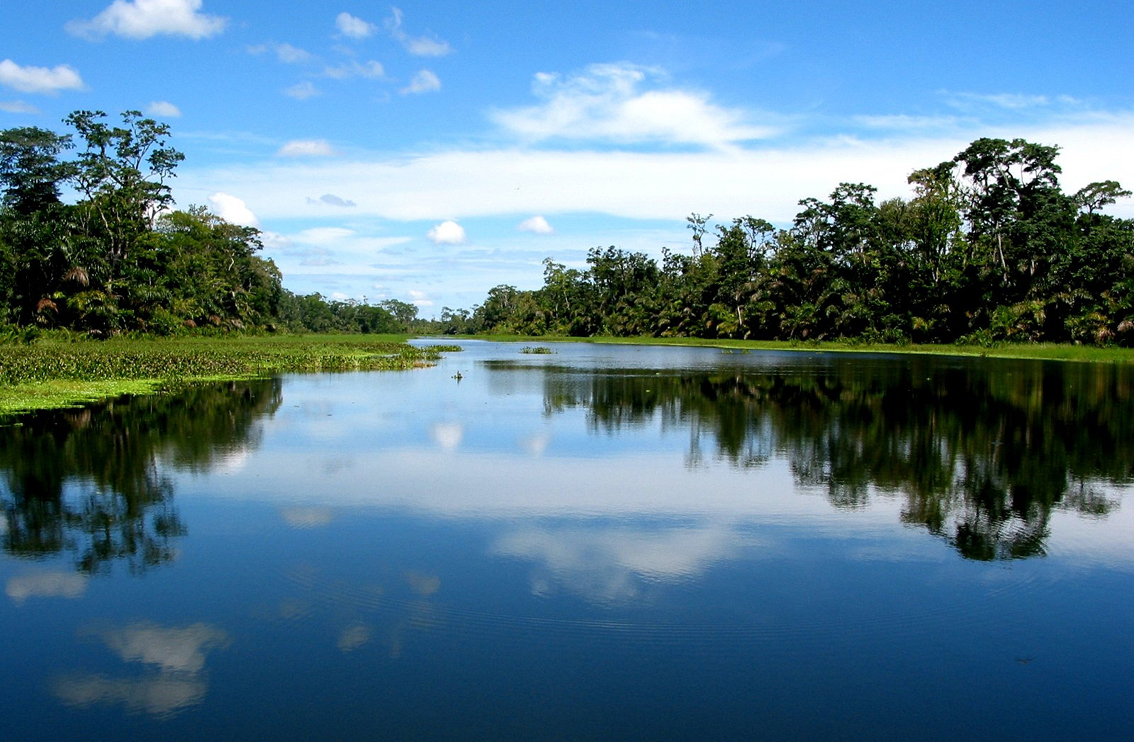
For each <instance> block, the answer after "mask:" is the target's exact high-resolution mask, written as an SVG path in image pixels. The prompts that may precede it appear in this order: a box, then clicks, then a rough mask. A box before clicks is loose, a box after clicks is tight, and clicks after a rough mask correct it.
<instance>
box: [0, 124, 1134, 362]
mask: <svg viewBox="0 0 1134 742" xmlns="http://www.w3.org/2000/svg"><path fill="white" fill-rule="evenodd" d="M65 123H66V124H67V125H68V127H69V128H70V129H71V132H72V133H67V134H58V133H55V132H51V131H48V130H45V129H39V128H34V127H23V128H15V129H7V130H3V131H0V189H2V197H0V324H2V325H3V326H5V327H7V328H8V333H9V334H11V333H12V332H13V331H14V330H15V331H19V332H23V333H26V332H27V331H28V328H67V329H71V330H76V331H81V332H85V333H87V334H90V335H92V336H94V337H106V336H110V335H115V334H119V333H123V332H143V333H153V334H171V333H179V332H185V331H197V332H230V331H265V330H266V331H290V332H300V331H313V332H406V331H414V332H430V331H434V332H436V331H443V332H446V333H461V334H464V333H471V334H476V333H505V334H506V333H515V334H523V335H545V334H547V335H568V336H577V337H587V336H593V335H613V336H643V335H644V336H658V337H677V336H688V337H705V338H749V339H769V340H824V339H860V340H866V341H872V342H896V343H904V342H919V343H947V342H958V341H960V342H974V343H982V344H986V343H991V342H1000V341H1051V342H1074V343H1091V344H1120V345H1134V220H1130V219H1120V218H1116V217H1113V216H1109V215H1107V214H1104V213H1102V210H1103V209H1104V208H1105V207H1106V206H1107V205H1109V204H1112V203H1114V202H1115V201H1116V200H1117V199H1119V198H1123V197H1127V196H1129V195H1131V194H1130V191H1127V190H1124V189H1123V188H1122V186H1121V185H1120V184H1119V183H1118V182H1116V181H1110V180H1108V181H1102V182H1096V183H1091V184H1090V185H1088V186H1086V187H1084V188H1082V189H1081V190H1079V191H1078V192H1076V193H1074V194H1067V193H1064V192H1063V190H1062V188H1061V187H1060V184H1059V174H1060V172H1061V170H1060V167H1059V165H1058V164H1056V157H1057V155H1058V152H1059V150H1058V148H1057V147H1054V146H1046V145H1040V144H1034V143H1030V142H1026V141H1024V140H1022V139H1016V140H1012V141H1008V140H1003V139H979V140H977V141H975V142H973V143H972V144H971V145H970V146H969V147H967V148H966V149H965V150H964V151H963V152H961V153H959V154H958V155H957V156H956V157H954V158H953V159H952V160H948V161H946V162H943V163H941V164H939V165H937V166H935V167H929V168H925V169H921V170H917V171H915V172H914V173H913V174H912V175H911V176H910V177H909V182H910V184H911V186H912V189H913V194H912V197H911V198H909V199H902V198H894V199H889V200H885V201H882V202H880V203H879V202H878V201H877V199H876V189H875V188H874V187H873V186H870V185H865V184H861V183H843V184H841V185H840V186H839V187H838V188H836V189H835V191H834V192H833V193H831V195H830V196H829V198H828V199H827V200H820V199H816V198H807V199H804V200H803V201H801V202H800V211H799V213H798V214H797V215H796V217H795V219H794V221H793V222H792V224H791V226H790V227H789V228H787V229H777V228H776V227H774V226H773V225H772V224H771V223H770V222H768V221H766V220H764V219H760V218H755V217H751V216H745V217H742V218H736V219H733V220H732V221H731V222H728V223H724V224H720V225H718V226H715V227H714V226H713V222H712V221H711V219H712V216H711V215H710V216H701V215H698V214H693V215H692V216H690V217H689V219H688V222H689V227H690V228H691V230H692V251H691V252H689V253H686V252H677V251H672V250H669V249H664V250H663V258H662V260H661V263H660V264H659V263H658V262H657V261H655V260H653V259H651V258H650V257H649V256H647V255H644V254H642V253H635V252H626V251H624V250H621V249H618V248H617V247H607V248H594V249H592V250H591V251H590V252H589V254H588V258H587V267H586V268H585V269H579V268H569V267H567V266H565V265H563V264H561V263H557V262H555V261H553V260H552V259H550V258H549V259H547V260H545V261H544V283H543V286H542V287H541V288H539V289H536V290H533V291H522V290H519V289H517V288H516V287H514V286H507V285H502V286H497V287H496V288H493V289H492V290H490V291H489V292H488V296H487V298H486V299H485V301H484V302H483V303H482V304H480V305H478V306H475V307H473V308H472V309H471V310H462V309H456V310H454V309H450V308H448V307H446V308H445V309H444V311H443V313H442V315H441V318H440V322H428V321H425V320H421V319H419V318H417V307H415V306H414V305H412V304H409V303H406V302H401V301H397V300H387V301H384V302H381V303H379V304H377V305H371V304H366V303H359V302H354V301H345V302H344V301H327V300H326V299H325V298H324V297H322V296H321V295H319V294H311V295H307V296H298V295H295V294H293V293H291V292H289V291H287V290H286V289H284V288H283V287H282V283H281V275H280V272H279V270H278V269H277V267H276V266H275V264H274V263H273V262H272V261H271V260H270V259H265V258H262V257H260V256H259V255H258V254H257V253H259V252H260V250H261V248H262V245H261V242H260V233H259V232H258V231H257V230H256V229H253V228H251V227H242V226H237V225H234V224H230V223H228V222H225V221H224V220H222V219H221V218H219V217H217V216H215V215H213V214H211V213H210V212H208V211H207V210H206V209H205V208H203V207H199V206H191V207H189V208H187V209H186V210H183V211H182V210H174V209H173V202H172V197H171V193H170V187H169V181H170V179H171V178H173V177H174V175H175V169H176V167H177V165H178V164H179V163H180V162H181V161H182V160H183V155H182V154H181V153H180V152H178V151H177V150H175V149H174V148H172V147H171V146H169V144H168V139H169V127H168V126H167V125H165V124H161V123H158V122H156V121H154V120H152V119H147V118H143V117H142V115H141V114H140V113H139V112H137V111H127V112H126V113H124V114H123V115H122V124H121V125H120V126H118V125H111V124H109V123H107V121H106V114H104V113H102V112H100V111H93V112H92V111H76V112H74V113H72V114H71V115H70V116H68V117H67V118H66V120H65ZM65 194H66V195H67V199H66V200H65V199H64V195H65Z"/></svg>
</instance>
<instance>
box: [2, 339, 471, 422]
mask: <svg viewBox="0 0 1134 742" xmlns="http://www.w3.org/2000/svg"><path fill="white" fill-rule="evenodd" d="M406 340H407V337H406V336H404V335H289V336H271V337H232V338H178V339H165V338H147V339H112V340H107V341H90V340H82V341H69V340H66V339H53V338H44V339H40V340H37V341H36V342H35V343H32V344H29V345H23V344H4V345H0V417H7V416H11V415H13V414H16V413H20V412H26V411H30V410H40V409H51V408H57V407H72V406H75V405H80V404H83V403H85V402H93V401H97V400H100V399H107V398H110V397H116V396H120V395H124V394H152V393H156V392H161V391H165V390H168V389H171V388H175V387H177V386H180V385H184V384H191V383H197V382H204V381H222V380H235V379H247V378H256V377H263V376H270V375H272V374H277V373H286V372H319V371H375V370H405V369H411V368H415V367H422V366H428V365H431V364H432V363H433V362H434V361H436V360H437V358H438V357H439V356H440V353H441V352H442V351H443V350H446V349H449V350H452V349H453V348H454V346H441V347H437V346H434V347H430V348H415V347H413V346H411V345H409V344H407V343H406V342H405V341H406Z"/></svg>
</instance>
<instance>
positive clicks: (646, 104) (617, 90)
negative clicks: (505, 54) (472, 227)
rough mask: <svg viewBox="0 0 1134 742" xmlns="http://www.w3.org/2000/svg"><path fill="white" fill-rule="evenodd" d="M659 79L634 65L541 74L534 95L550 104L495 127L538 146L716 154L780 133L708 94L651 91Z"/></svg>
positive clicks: (499, 115) (498, 116) (510, 112)
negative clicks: (600, 145) (567, 143)
mask: <svg viewBox="0 0 1134 742" xmlns="http://www.w3.org/2000/svg"><path fill="white" fill-rule="evenodd" d="M660 77H662V74H661V72H660V71H659V70H656V69H652V68H647V67H641V66H638V65H633V64H628V63H619V64H596V65H591V66H590V67H588V68H587V69H586V70H585V71H584V72H583V73H581V74H578V75H572V76H563V75H559V74H553V73H539V74H537V75H536V76H535V81H534V84H533V92H534V94H535V95H536V97H538V98H541V99H543V101H544V102H543V103H542V104H541V105H538V106H529V107H524V108H512V109H500V110H496V111H494V112H493V113H492V119H493V120H494V121H495V122H496V123H497V124H499V125H500V126H502V127H503V128H504V129H505V130H507V131H508V132H511V133H512V134H514V135H516V136H519V137H521V138H523V139H525V140H527V141H533V142H540V141H545V140H591V141H599V142H601V141H605V142H613V143H618V144H633V143H644V142H652V143H660V144H669V145H696V146H702V147H709V148H713V149H723V148H727V147H732V146H734V145H737V144H739V143H741V142H746V141H751V140H755V139H766V138H769V137H772V136H774V135H775V134H777V133H779V131H780V129H781V127H780V126H773V125H771V124H767V123H765V124H762V125H757V124H755V123H753V122H752V121H751V120H750V119H752V118H753V115H752V114H751V113H750V112H748V111H744V110H741V109H730V108H723V107H721V106H718V105H716V104H714V103H712V102H711V101H710V100H709V95H708V94H707V93H703V92H699V91H690V90H681V89H676V88H660V87H658V88H655V87H652V86H651V85H652V83H653V82H654V81H656V80H657V79H658V78H660ZM769 118H770V117H769Z"/></svg>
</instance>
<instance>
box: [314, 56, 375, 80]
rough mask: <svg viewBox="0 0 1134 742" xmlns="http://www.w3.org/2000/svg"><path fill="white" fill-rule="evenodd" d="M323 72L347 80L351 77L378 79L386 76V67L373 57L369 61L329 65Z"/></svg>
mask: <svg viewBox="0 0 1134 742" xmlns="http://www.w3.org/2000/svg"><path fill="white" fill-rule="evenodd" d="M323 74H324V75H326V76H327V77H330V78H333V79H335V80H345V79H348V78H351V77H366V78H370V79H378V78H382V77H385V76H386V68H385V67H383V66H382V63H381V62H375V61H374V60H373V59H371V60H370V61H368V62H351V63H350V64H341V65H339V66H338V67H327V68H325V69H324V70H323Z"/></svg>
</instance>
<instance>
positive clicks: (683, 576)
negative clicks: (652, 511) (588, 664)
mask: <svg viewBox="0 0 1134 742" xmlns="http://www.w3.org/2000/svg"><path fill="white" fill-rule="evenodd" d="M744 545H745V544H744V540H743V539H742V538H741V536H740V535H739V534H737V533H736V532H734V530H733V529H732V528H729V527H727V526H724V525H721V526H687V527H683V528H659V529H652V530H647V529H643V528H632V527H629V526H615V527H605V528H604V527H598V526H594V527H586V528H582V527H568V528H527V529H524V530H520V531H517V532H514V533H509V534H505V535H503V536H502V537H500V538H499V539H497V541H496V543H495V544H494V545H493V549H492V551H493V553H495V554H499V555H501V556H509V557H517V558H520V559H525V560H529V561H531V562H534V563H536V564H537V565H538V568H537V569H536V570H534V571H533V572H532V575H531V589H532V593H533V594H534V595H539V596H543V597H546V596H549V595H551V594H552V593H553V592H554V588H555V586H561V587H562V588H563V589H566V590H567V591H569V592H571V593H574V594H576V595H578V596H580V597H582V598H584V599H586V600H588V601H591V602H592V603H598V604H619V603H625V602H628V601H632V600H637V599H639V598H641V597H642V596H643V594H644V593H645V592H646V589H647V587H648V586H649V585H650V584H651V583H658V582H678V581H682V580H690V579H694V578H696V577H699V576H700V575H701V574H702V573H703V572H705V571H707V570H708V569H709V568H710V567H711V566H712V565H713V564H715V563H716V562H718V561H721V560H724V559H730V558H733V557H736V556H738V555H739V554H740V552H741V548H742V547H743V546H744Z"/></svg>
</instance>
